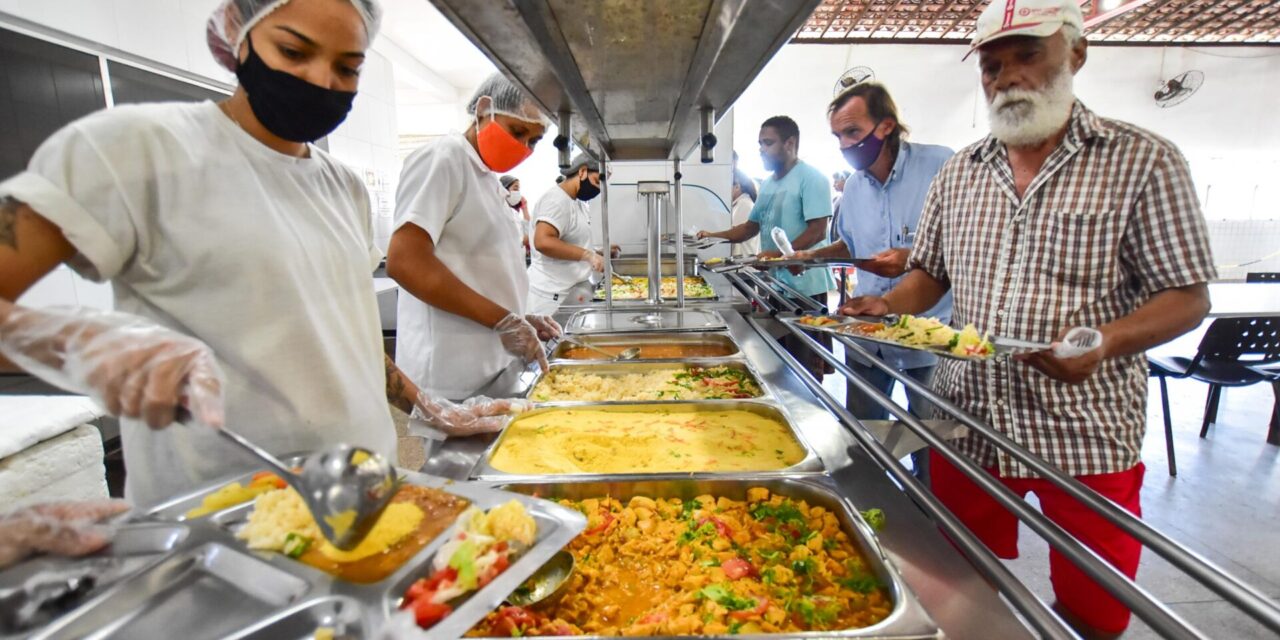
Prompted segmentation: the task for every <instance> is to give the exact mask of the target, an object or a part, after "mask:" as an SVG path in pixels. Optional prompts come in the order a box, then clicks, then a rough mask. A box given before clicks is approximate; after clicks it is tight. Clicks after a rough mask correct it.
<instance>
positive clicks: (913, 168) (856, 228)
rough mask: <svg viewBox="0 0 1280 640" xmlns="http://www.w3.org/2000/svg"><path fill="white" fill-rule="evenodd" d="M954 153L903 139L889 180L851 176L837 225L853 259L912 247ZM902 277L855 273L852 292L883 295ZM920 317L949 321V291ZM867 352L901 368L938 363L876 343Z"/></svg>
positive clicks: (866, 173) (863, 173)
mask: <svg viewBox="0 0 1280 640" xmlns="http://www.w3.org/2000/svg"><path fill="white" fill-rule="evenodd" d="M954 154H955V152H954V151H952V150H951V149H948V148H946V147H940V146H937V145H931V144H911V143H908V142H906V141H903V142H902V146H901V148H900V149H899V151H898V158H897V159H896V160H895V161H894V163H893V170H892V171H890V172H889V179H888V181H887V182H885V183H881V182H880V181H879V180H878V179H876V177H875V176H874V175H871V172H870V171H859V172H857V173H854V174H853V175H851V176H849V179H848V180H847V181H845V185H844V195H843V196H842V197H841V200H840V220H839V225H840V238H841V239H842V240H844V243H845V244H846V245H848V246H849V251H850V253H851V254H852V255H853V256H854V257H856V258H870V257H871V256H873V255H875V254H877V253H880V252H881V251H886V250H888V249H894V248H909V247H911V239H912V235H913V234H914V233H915V230H916V226H917V225H918V224H919V223H920V213H921V211H923V210H924V200H925V197H926V196H928V195H929V185H931V184H932V183H933V177H934V176H936V175H938V172H939V171H941V170H942V165H943V164H945V163H946V162H947V159H948V158H950V157H951V156H952V155H954ZM904 228H905V229H906V232H905V233H904ZM902 278H903V276H899V277H897V278H884V277H881V276H878V275H875V274H873V273H869V272H866V271H859V272H858V286H857V287H856V288H855V289H854V295H857V296H882V295H884V294H885V293H888V291H889V290H890V289H892V288H893V287H894V286H895V285H897V284H898V282H899V281H901V280H902ZM923 315H925V316H929V317H933V318H938V319H939V320H941V321H943V322H946V323H950V322H951V293H950V292H948V293H947V294H946V295H945V296H943V297H942V300H939V301H938V304H937V305H936V306H935V307H933V308H932V309H930V310H928V311H926V312H925V313H924V314H923ZM864 346H868V347H871V346H872V345H869V344H864ZM870 351H871V352H872V353H876V352H879V354H880V357H881V358H882V359H883V360H884V361H885V362H886V363H888V364H890V365H893V366H895V367H897V368H899V369H915V368H917V367H929V366H933V365H935V364H937V362H938V358H937V357H936V356H932V355H929V354H927V353H921V352H919V351H913V350H910V349H895V348H893V347H879V346H878V345H875V348H871V349H870Z"/></svg>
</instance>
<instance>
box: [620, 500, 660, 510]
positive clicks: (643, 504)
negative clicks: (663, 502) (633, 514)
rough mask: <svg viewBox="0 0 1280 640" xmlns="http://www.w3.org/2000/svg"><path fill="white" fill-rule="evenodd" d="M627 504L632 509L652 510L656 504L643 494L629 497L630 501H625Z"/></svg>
mask: <svg viewBox="0 0 1280 640" xmlns="http://www.w3.org/2000/svg"><path fill="white" fill-rule="evenodd" d="M627 506H629V507H631V508H632V509H648V510H650V511H651V512H652V511H653V509H655V508H657V506H658V505H657V503H655V502H654V501H653V498H646V497H644V496H635V497H633V498H631V501H630V502H628V503H627Z"/></svg>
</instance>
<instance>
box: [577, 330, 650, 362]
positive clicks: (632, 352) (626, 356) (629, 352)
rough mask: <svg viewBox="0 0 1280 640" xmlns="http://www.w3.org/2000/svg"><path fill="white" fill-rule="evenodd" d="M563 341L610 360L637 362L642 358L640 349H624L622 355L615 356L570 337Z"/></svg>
mask: <svg viewBox="0 0 1280 640" xmlns="http://www.w3.org/2000/svg"><path fill="white" fill-rule="evenodd" d="M562 340H563V341H564V342H568V343H569V344H571V345H575V346H579V347H582V348H584V349H590V350H592V351H595V352H597V353H603V354H604V355H606V356H609V359H610V360H635V359H636V358H639V357H640V347H631V348H629V349H623V350H622V353H619V354H617V355H614V354H612V353H609V352H608V351H605V350H604V349H601V348H600V347H594V346H591V345H589V344H587V343H585V342H579V341H578V340H574V339H573V338H570V337H568V336H565V337H564V338H562Z"/></svg>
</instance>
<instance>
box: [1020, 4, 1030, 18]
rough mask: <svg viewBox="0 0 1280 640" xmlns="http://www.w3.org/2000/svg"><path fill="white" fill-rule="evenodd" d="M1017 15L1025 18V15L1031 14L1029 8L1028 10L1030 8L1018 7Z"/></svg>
mask: <svg viewBox="0 0 1280 640" xmlns="http://www.w3.org/2000/svg"><path fill="white" fill-rule="evenodd" d="M1018 15H1020V16H1022V17H1024V18H1025V17H1027V16H1029V15H1031V10H1030V9H1028V8H1026V7H1023V8H1022V9H1020V10H1019V11H1018Z"/></svg>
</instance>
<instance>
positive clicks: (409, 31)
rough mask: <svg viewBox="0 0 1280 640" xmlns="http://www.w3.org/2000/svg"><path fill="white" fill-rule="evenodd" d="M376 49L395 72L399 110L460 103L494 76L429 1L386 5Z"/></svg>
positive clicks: (395, 0) (409, 0)
mask: <svg viewBox="0 0 1280 640" xmlns="http://www.w3.org/2000/svg"><path fill="white" fill-rule="evenodd" d="M383 10H384V12H385V13H384V16H383V21H382V32H381V35H379V37H378V39H377V40H376V41H375V43H374V49H376V50H378V51H379V52H380V53H382V54H383V55H385V56H387V58H388V59H390V60H391V62H392V64H393V65H394V66H395V78H396V102H397V103H398V104H432V103H435V104H439V103H452V102H457V101H458V100H459V99H460V97H465V96H466V95H469V94H470V92H471V91H472V90H473V89H474V88H475V86H476V85H478V84H480V81H481V80H483V79H484V77H485V76H487V75H489V74H490V73H492V72H493V71H494V66H493V63H492V62H489V59H488V58H486V57H485V56H484V54H483V53H481V52H480V50H479V49H477V48H476V47H475V45H473V44H471V41H470V40H467V38H466V36H464V35H462V33H460V32H459V31H458V30H457V29H456V28H454V26H453V25H452V24H450V23H449V21H448V20H447V19H446V18H445V17H444V16H443V15H441V13H440V12H439V11H437V10H436V8H435V7H434V6H433V5H432V4H431V3H430V2H429V1H428V0H385V1H384V2H383Z"/></svg>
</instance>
